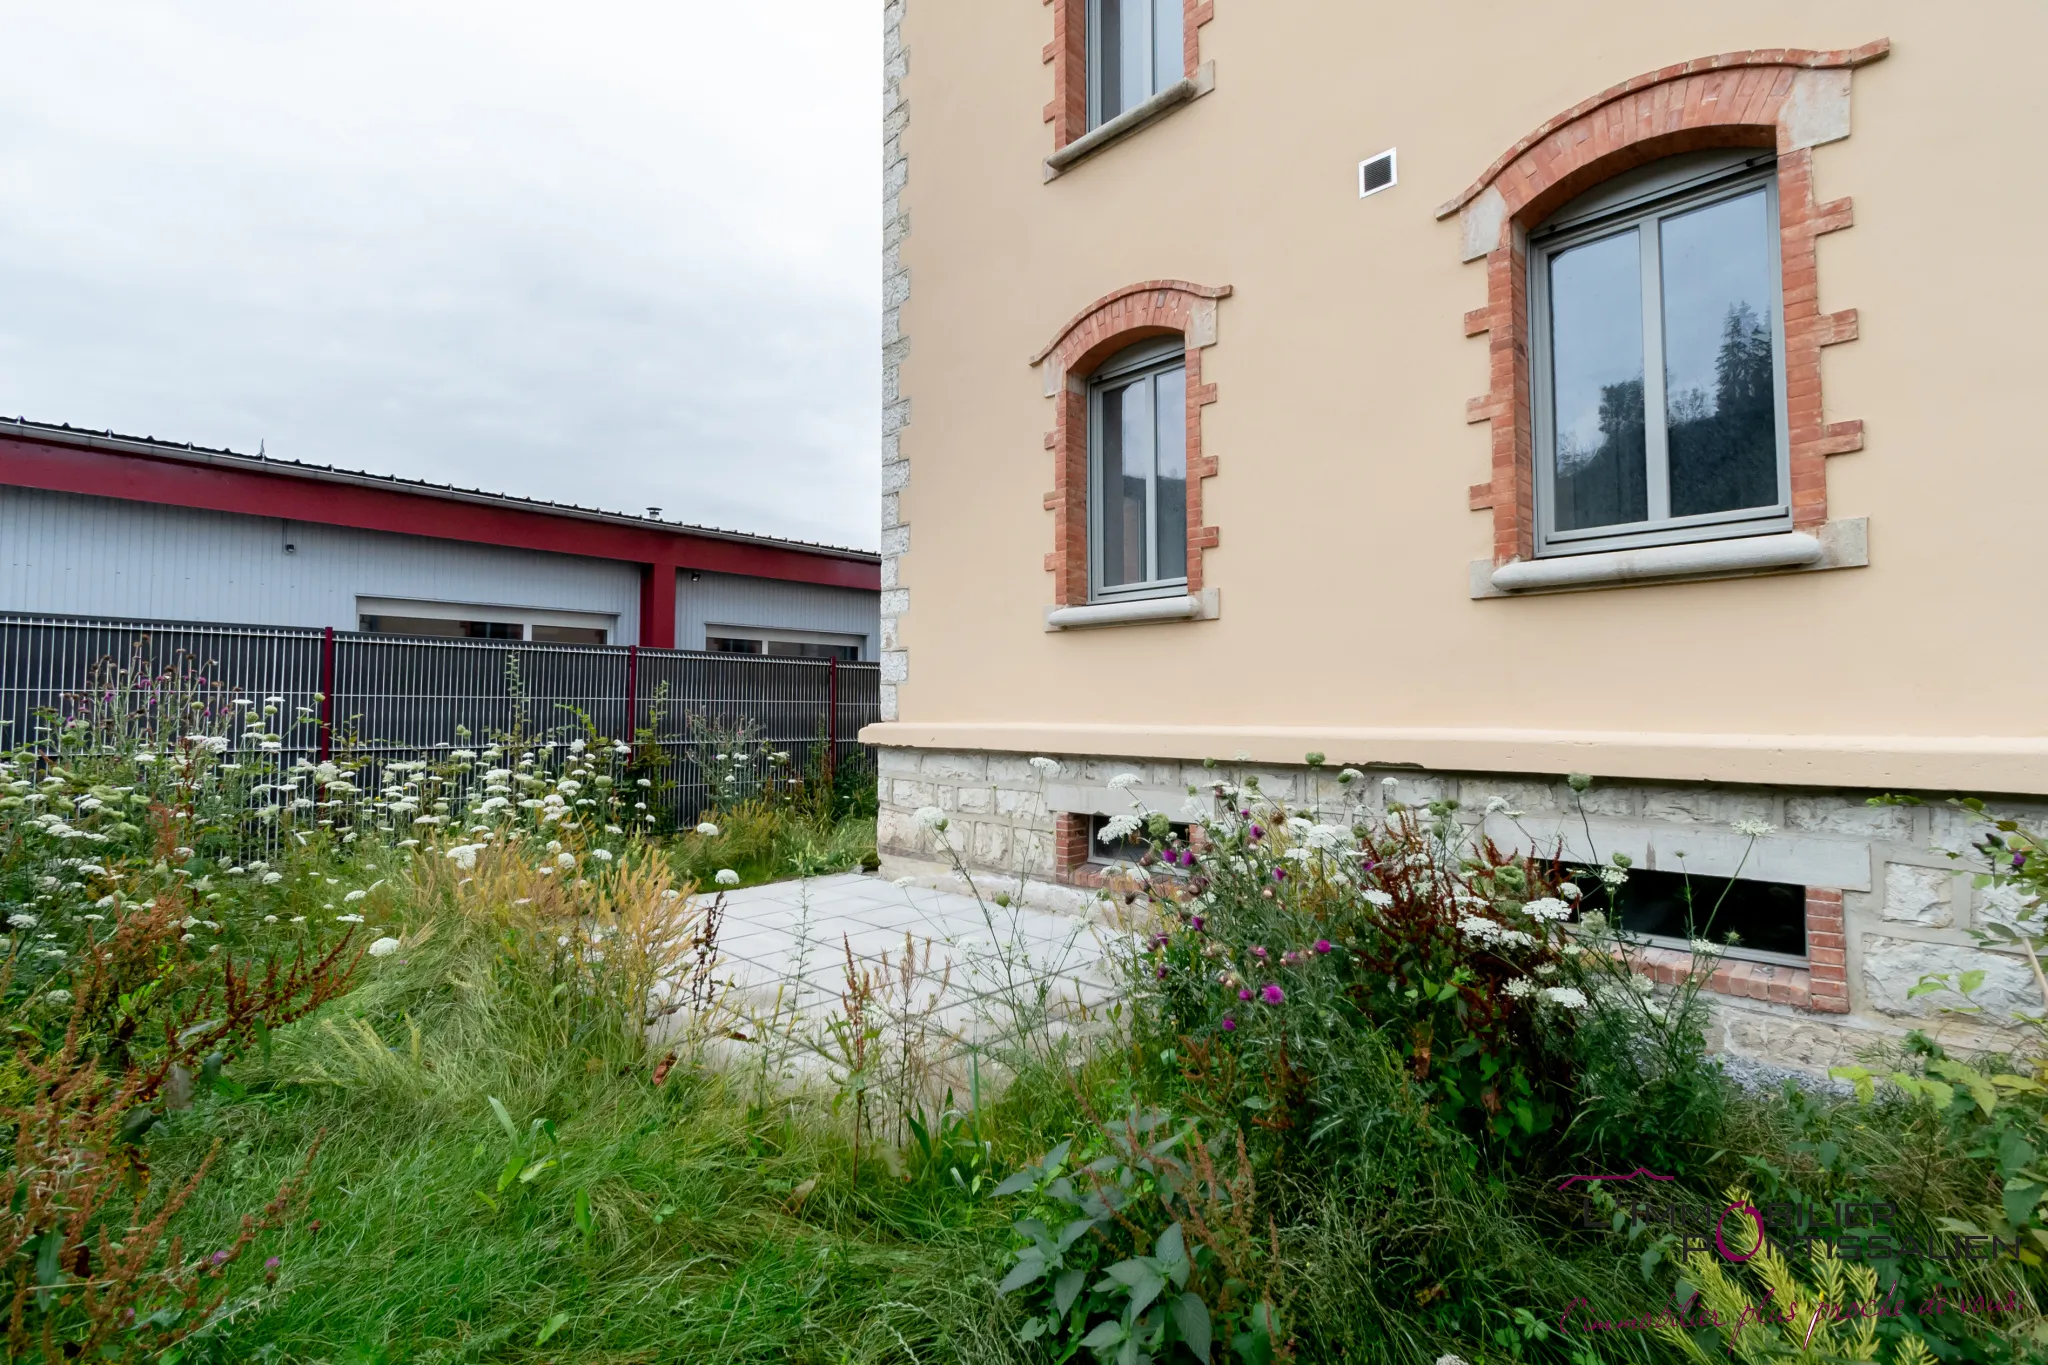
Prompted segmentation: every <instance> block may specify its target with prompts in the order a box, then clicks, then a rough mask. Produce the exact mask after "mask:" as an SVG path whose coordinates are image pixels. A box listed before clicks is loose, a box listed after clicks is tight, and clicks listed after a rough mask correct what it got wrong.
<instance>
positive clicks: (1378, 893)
mask: <svg viewBox="0 0 2048 1365" xmlns="http://www.w3.org/2000/svg"><path fill="white" fill-rule="evenodd" d="M1365 898H1366V900H1368V901H1370V902H1371V903H1372V904H1373V905H1375V906H1377V907H1378V908H1379V909H1381V910H1386V909H1389V908H1390V907H1392V905H1393V904H1394V898H1393V897H1392V896H1390V895H1388V894H1387V893H1386V892H1384V891H1382V890H1380V889H1379V888H1378V887H1370V888H1368V889H1367V890H1366V892H1365Z"/></svg>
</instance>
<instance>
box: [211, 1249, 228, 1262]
mask: <svg viewBox="0 0 2048 1365" xmlns="http://www.w3.org/2000/svg"><path fill="white" fill-rule="evenodd" d="M213 1263H214V1264H215V1265H226V1264H227V1263H228V1254H227V1253H226V1252H225V1251H216V1252H214V1253H213Z"/></svg>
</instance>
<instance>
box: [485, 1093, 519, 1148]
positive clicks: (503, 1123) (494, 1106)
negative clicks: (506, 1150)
mask: <svg viewBox="0 0 2048 1365" xmlns="http://www.w3.org/2000/svg"><path fill="white" fill-rule="evenodd" d="M487 1098H488V1099H489V1100H490V1102H491V1112H492V1113H493V1114H496V1115H497V1116H498V1126H499V1127H500V1128H503V1129H504V1130H505V1136H506V1137H508V1138H511V1139H512V1140H513V1141H514V1142H517V1141H519V1129H518V1127H517V1126H516V1125H515V1124H514V1123H513V1122H512V1115H511V1114H510V1113H508V1112H507V1111H506V1109H505V1102H504V1101H503V1100H501V1099H499V1098H498V1097H497V1096H496V1095H491V1096H487Z"/></svg>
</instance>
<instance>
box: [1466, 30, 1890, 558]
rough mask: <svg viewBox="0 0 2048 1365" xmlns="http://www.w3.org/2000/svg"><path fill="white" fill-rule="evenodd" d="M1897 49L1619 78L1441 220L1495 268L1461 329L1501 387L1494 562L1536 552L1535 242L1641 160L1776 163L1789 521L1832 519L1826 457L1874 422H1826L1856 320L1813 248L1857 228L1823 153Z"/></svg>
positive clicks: (1857, 443) (1547, 126) (1486, 177)
mask: <svg viewBox="0 0 2048 1365" xmlns="http://www.w3.org/2000/svg"><path fill="white" fill-rule="evenodd" d="M1890 49H1891V42H1890V40H1889V39H1885V38H1880V39H1878V40H1877V41H1875V42H1871V43H1865V44H1864V45H1863V46H1861V47H1855V48H1848V49H1844V50H1840V51H1832V52H1814V51H1806V50H1802V49H1791V48H1769V49H1760V50H1755V51H1748V52H1726V53H1722V54H1721V55H1720V56H1717V57H1702V58H1699V59H1697V60H1695V61H1690V62H1684V63H1681V64H1680V65H1677V66H1667V67H1664V68H1663V69H1661V70H1658V71H1652V72H1648V73H1646V74H1644V75H1641V76H1637V77H1636V78H1634V79H1633V80H1629V81H1624V82H1622V83H1621V84H1620V85H1617V86H1614V87H1613V88H1612V89H1609V90H1605V91H1602V92H1601V93H1600V94H1598V95H1595V96H1593V97H1592V98H1591V99H1588V100H1585V101H1583V102H1582V103H1580V104H1577V105H1574V106H1573V107H1572V108H1570V109H1567V110H1565V111H1564V112H1563V113H1561V114H1558V115H1557V116H1556V117H1554V118H1552V119H1550V120H1548V121H1547V122H1545V123H1544V124H1543V125H1542V126H1540V127H1538V128H1537V129H1535V130H1534V131H1533V132H1531V133H1530V134H1529V135H1528V136H1527V137H1524V138H1523V139H1522V140H1521V141H1519V142H1517V143H1516V144H1515V145H1514V146H1512V147H1510V148H1509V149H1508V150H1507V151H1505V152H1503V153H1502V154H1501V156H1500V157H1499V159H1497V160H1496V161H1495V162H1494V163H1493V164H1492V165H1491V166H1489V167H1487V168H1486V172H1485V173H1484V174H1483V175H1481V176H1480V177H1479V179H1477V180H1476V181H1474V182H1473V183H1472V185H1471V186H1470V187H1469V188H1467V189H1466V190H1465V192H1464V193H1463V194H1460V195H1459V196H1458V197H1457V198H1455V199H1453V200H1451V201H1450V202H1449V203H1447V204H1444V205H1443V206H1442V207H1441V208H1439V209H1438V210H1437V217H1438V218H1440V219H1441V218H1448V217H1450V216H1451V215H1452V214H1458V215H1460V219H1461V225H1462V228H1463V233H1464V250H1465V259H1466V260H1468V261H1473V260H1479V259H1481V258H1482V257H1483V258H1484V259H1485V261H1486V297H1487V302H1486V306H1485V307H1484V308H1475V309H1473V310H1472V311H1471V312H1469V313H1467V314H1466V315H1465V334H1466V335H1467V336H1479V335H1481V334H1487V335H1488V337H1489V341H1488V359H1489V378H1490V381H1491V383H1490V388H1489V390H1488V391H1487V392H1486V393H1485V394H1483V395H1482V396H1480V397H1478V398H1475V399H1473V400H1471V402H1470V403H1468V404H1467V405H1466V420H1467V421H1471V422H1489V423H1491V424H1492V437H1493V451H1492V454H1493V461H1492V463H1493V476H1492V477H1491V478H1490V479H1489V480H1487V481H1486V482H1485V483H1481V484H1474V485H1473V486H1472V488H1471V491H1470V495H1469V496H1470V504H1471V507H1472V509H1473V510H1474V511H1481V510H1484V509H1487V508H1491V509H1492V511H1493V559H1494V563H1495V564H1496V565H1501V564H1506V563H1508V562H1509V561H1511V560H1516V559H1529V558H1531V557H1533V555H1534V552H1535V507H1534V499H1533V486H1534V483H1535V479H1534V469H1533V465H1532V460H1533V456H1532V444H1533V443H1532V440H1531V407H1530V377H1529V314H1528V298H1529V295H1528V264H1527V252H1526V236H1527V233H1528V231H1529V229H1531V228H1533V227H1537V226H1539V225H1540V224H1541V223H1542V222H1543V220H1544V219H1545V218H1547V217H1549V216H1550V214H1551V213H1552V212H1553V211H1555V210H1556V209H1558V208H1559V207H1561V206H1562V205H1564V204H1565V203H1566V202H1567V201H1569V200H1571V199H1573V198H1575V197H1576V196H1578V195H1579V194H1581V193H1582V192H1584V191H1585V190H1587V189H1589V188H1591V187H1592V186H1594V185H1596V184H1598V183H1599V182H1601V181H1603V180H1606V179H1608V178H1610V177H1612V176H1615V175H1618V174H1620V173H1621V172H1623V171H1627V170H1631V169H1633V168H1635V167H1637V166H1640V165H1643V164H1644V163H1646V162H1649V161H1654V160H1657V159H1658V158H1660V157H1665V156H1672V155H1676V154H1678V153H1681V152H1691V151H1700V150H1705V149H1710V148H1720V147H1759V148H1762V147H1769V148H1774V149H1775V150H1776V152H1777V155H1778V205H1779V242H1780V249H1779V256H1780V261H1781V263H1782V267H1783V275H1784V279H1783V301H1784V302H1783V307H1784V328H1785V388H1786V403H1787V408H1788V415H1789V419H1790V436H1791V451H1790V456H1791V465H1792V522H1793V526H1794V527H1795V529H1799V530H1811V529H1813V528H1817V527H1819V526H1821V525H1822V524H1823V523H1825V522H1826V521H1827V464H1826V462H1827V457H1828V456H1830V455H1840V454H1845V453H1847V452H1849V451H1854V450H1860V449H1862V447H1863V423H1862V422H1860V421H1841V422H1832V423H1831V422H1828V421H1827V420H1826V417H1825V415H1824V410H1823V408H1822V406H1821V393H1820V352H1821V348H1822V347H1823V346H1831V345H1834V344H1835V343H1837V342H1843V341H1853V340H1855V339H1856V331H1857V318H1856V310H1855V309H1853V308H1850V309H1845V310H1843V311H1841V312H1837V313H1823V312H1821V311H1820V290H1819V284H1818V278H1817V276H1816V273H1815V268H1814V257H1815V250H1814V241H1815V239H1816V238H1818V237H1819V236H1820V235H1821V234H1822V233H1827V232H1835V231H1837V230H1839V229H1842V228H1846V227H1848V226H1849V224H1850V222H1851V205H1850V201H1849V200H1847V199H1836V200H1832V201H1830V202H1828V203H1825V204H1823V203H1817V202H1815V199H1814V194H1813V153H1812V149H1813V148H1814V147H1816V146H1819V145H1820V144H1822V143H1825V142H1833V141H1836V140H1838V139H1840V138H1844V137H1847V136H1848V135H1849V81H1850V75H1851V73H1852V72H1853V71H1854V70H1855V68H1857V67H1859V66H1863V65H1866V64H1868V63H1870V62H1874V61H1876V60H1877V59H1878V58H1880V57H1882V56H1884V55H1885V53H1886V52H1888V51H1890Z"/></svg>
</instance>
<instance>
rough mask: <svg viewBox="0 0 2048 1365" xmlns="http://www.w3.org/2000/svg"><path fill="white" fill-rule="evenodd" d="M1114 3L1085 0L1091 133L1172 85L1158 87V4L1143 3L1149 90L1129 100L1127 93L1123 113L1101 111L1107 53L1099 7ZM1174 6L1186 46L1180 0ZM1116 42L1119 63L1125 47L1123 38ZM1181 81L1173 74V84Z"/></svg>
mask: <svg viewBox="0 0 2048 1365" xmlns="http://www.w3.org/2000/svg"><path fill="white" fill-rule="evenodd" d="M1116 3H1119V0H1087V5H1088V21H1087V22H1088V32H1087V36H1086V40H1085V48H1084V51H1085V53H1086V56H1087V68H1088V127H1089V129H1090V131H1093V130H1094V129H1097V128H1100V127H1101V126H1102V125H1103V124H1105V123H1107V122H1109V121H1110V120H1111V119H1113V118H1115V117H1117V115H1119V114H1122V113H1124V112H1126V111H1128V110H1131V109H1135V108H1137V107H1138V106H1139V105H1140V104H1143V103H1144V102H1145V100H1147V99H1150V98H1152V97H1153V96H1154V95H1157V94H1158V93H1159V92H1160V91H1162V90H1165V89H1167V88H1168V87H1170V86H1171V85H1172V84H1173V81H1166V82H1164V83H1161V81H1160V79H1159V72H1158V70H1157V58H1158V54H1159V42H1158V37H1157V35H1156V34H1155V32H1154V30H1153V27H1152V21H1153V20H1154V19H1155V18H1156V17H1157V14H1158V4H1157V0H1146V5H1145V70H1146V71H1147V72H1148V73H1149V79H1148V80H1147V81H1146V85H1147V86H1148V89H1147V90H1146V91H1145V94H1144V96H1143V97H1141V98H1139V99H1131V98H1130V97H1129V94H1128V92H1126V93H1125V95H1124V107H1123V108H1122V109H1114V110H1108V111H1105V110H1104V109H1103V107H1102V89H1103V80H1102V59H1103V57H1104V56H1105V55H1106V52H1105V49H1104V45H1103V41H1102V7H1103V5H1105V4H1116ZM1175 5H1176V8H1178V9H1180V12H1181V20H1180V30H1181V43H1185V42H1186V41H1187V10H1186V7H1185V6H1182V5H1180V4H1179V0H1175ZM1118 39H1119V48H1118V57H1119V59H1121V57H1122V52H1123V48H1124V47H1125V46H1127V45H1128V44H1126V43H1124V42H1123V35H1122V34H1119V35H1118ZM1175 46H1176V48H1178V47H1179V46H1180V44H1176V45H1175ZM1180 79H1182V76H1181V74H1180V72H1179V71H1176V72H1175V73H1174V77H1173V80H1175V81H1177V80H1180Z"/></svg>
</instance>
